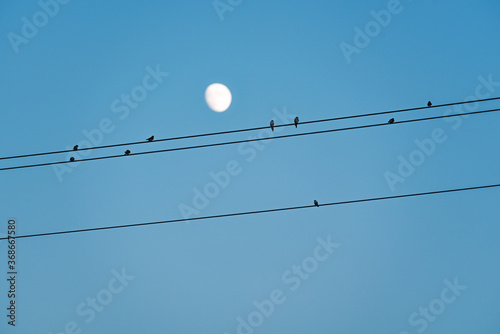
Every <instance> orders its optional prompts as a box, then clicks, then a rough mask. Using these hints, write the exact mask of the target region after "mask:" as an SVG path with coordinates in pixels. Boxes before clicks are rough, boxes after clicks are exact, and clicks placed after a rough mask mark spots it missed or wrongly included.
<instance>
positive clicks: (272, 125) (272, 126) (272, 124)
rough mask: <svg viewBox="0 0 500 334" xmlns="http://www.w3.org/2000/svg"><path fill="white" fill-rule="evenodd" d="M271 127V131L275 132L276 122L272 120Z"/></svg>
mask: <svg viewBox="0 0 500 334" xmlns="http://www.w3.org/2000/svg"><path fill="white" fill-rule="evenodd" d="M269 125H270V126H271V130H272V131H274V120H271V123H269Z"/></svg>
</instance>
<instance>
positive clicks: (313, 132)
mask: <svg viewBox="0 0 500 334" xmlns="http://www.w3.org/2000/svg"><path fill="white" fill-rule="evenodd" d="M497 111H500V109H489V110H482V111H473V112H468V113H462V114H456V115H441V116H432V117H425V118H416V119H410V120H403V121H398V122H395V123H394V124H388V123H374V124H367V125H358V126H351V127H344V128H336V129H329V130H320V131H312V132H303V133H295V134H289V135H282V136H275V137H267V138H253V139H244V140H234V141H227V142H219V143H212V144H203V145H194V146H182V147H174V148H167V149H162V150H155V151H144V152H137V153H130V154H127V155H123V154H120V155H109V156H102V157H94V158H86V159H79V160H75V161H74V162H85V161H95V160H105V159H113V158H123V157H129V156H133V155H144V154H154V153H165V152H173V151H184V150H192V149H198V148H207V147H215V146H225V145H233V144H241V143H249V142H254V141H265V140H273V139H283V138H291V137H299V136H310V135H317V134H323V133H331V132H339V131H348V130H357V129H366V128H373V127H378V126H387V125H388V126H394V125H396V124H404V123H414V122H422V121H429V120H435V119H440V118H448V117H460V116H464V115H476V114H485V113H491V112H497ZM266 129H267V127H266ZM66 163H71V161H54V162H44V163H38V164H31V165H21V166H12V167H3V168H0V171H5V170H13V169H24V168H32V167H42V166H51V165H60V164H66Z"/></svg>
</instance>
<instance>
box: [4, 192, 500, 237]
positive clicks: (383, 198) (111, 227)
mask: <svg viewBox="0 0 500 334" xmlns="http://www.w3.org/2000/svg"><path fill="white" fill-rule="evenodd" d="M495 187H500V184H490V185H484V186H475V187H467V188H454V189H447V190H436V191H427V192H421V193H413V194H404V195H393V196H384V197H372V198H364V199H357V200H350V201H341V202H330V203H324V204H319V206H335V205H345V204H355V203H363V202H374V201H382V200H389V199H398V198H406V197H417V196H428V195H436V194H445V193H453V192H460V191H470V190H479V189H487V188H495ZM314 207H315V205H314V204H312V205H302V206H292V207H286V208H277V209H267V210H258V211H244V212H236V213H226V214H219V215H213V216H205V217H193V218H186V219H171V220H164V221H157V222H147V223H137V224H131V225H115V226H105V227H93V228H85V229H79V230H67V231H58V232H47V233H37V234H27V235H20V236H17V237H15V238H16V239H21V238H34V237H45V236H51V235H60V234H71V233H82V232H92V231H103V230H112V229H122V228H128V227H139V226H149V225H159V224H171V223H180V222H185V221H194V220H203V219H216V218H227V217H236V216H248V215H256V214H263V213H272V212H281V211H291V210H301V209H309V208H314ZM7 239H8V237H7V238H0V240H7Z"/></svg>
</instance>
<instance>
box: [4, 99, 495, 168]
mask: <svg viewBox="0 0 500 334" xmlns="http://www.w3.org/2000/svg"><path fill="white" fill-rule="evenodd" d="M494 100H500V97H492V98H486V99H478V100H468V101H461V102H451V103H445V104H438V105H432V106H425V107H413V108H405V109H395V110H389V111H381V112H373V113H366V114H359V115H347V116H339V117H333V118H325V119H318V120H311V121H305V122H300V124H301V125H303V124H313V123H323V122H332V121H339V120H347V119H353V118H360V117H369V116H376V115H384V114H392V113H402V112H408V111H416V110H423V109H433V108H441V107H450V106H455V105H462V104H469V103H480V102H488V101H494ZM293 125H294V124H293V123H291V124H277V125H275V127H276V128H278V127H285V126H293ZM267 128H269V127H268V126H261V127H252V128H244V129H237V130H227V131H219V132H208V133H201V134H194V135H185V136H179V137H169V138H160V139H155V140H154V141H153V142H155V143H157V142H165V141H173V140H182V139H191V138H199V137H208V136H216V135H225V134H232V133H239V132H248V131H256V130H263V129H267ZM148 143H150V142H149V141H147V140H143V141H135V142H129V143H119V144H110V145H102V146H93V147H82V148H78V149H77V150H72V149H68V150H58V151H47V152H39V153H29V154H20V155H13V156H7V157H0V160H11V159H19V158H28V157H35V156H43V155H53V154H62V153H69V152H74V151H86V150H99V149H105V148H113V147H120V146H134V145H141V144H148Z"/></svg>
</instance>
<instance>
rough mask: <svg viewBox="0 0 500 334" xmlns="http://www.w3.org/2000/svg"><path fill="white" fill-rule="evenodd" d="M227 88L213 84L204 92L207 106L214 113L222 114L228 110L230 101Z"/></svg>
mask: <svg viewBox="0 0 500 334" xmlns="http://www.w3.org/2000/svg"><path fill="white" fill-rule="evenodd" d="M232 99H233V98H232V96H231V92H230V91H229V88H227V87H226V86H224V85H223V84H220V83H213V84H211V85H210V86H208V87H207V90H206V91H205V101H207V105H208V106H209V107H210V109H212V110H213V111H216V112H224V111H226V110H227V108H229V106H230V105H231V101H232Z"/></svg>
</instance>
